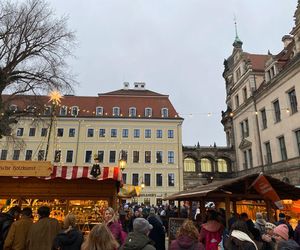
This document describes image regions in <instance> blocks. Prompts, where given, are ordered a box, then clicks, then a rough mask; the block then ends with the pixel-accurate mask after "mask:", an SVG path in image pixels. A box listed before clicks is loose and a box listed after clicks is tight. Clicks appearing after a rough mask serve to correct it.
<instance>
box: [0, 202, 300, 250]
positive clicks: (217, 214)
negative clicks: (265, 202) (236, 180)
mask: <svg viewBox="0 0 300 250" xmlns="http://www.w3.org/2000/svg"><path fill="white" fill-rule="evenodd" d="M37 212H38V216H39V219H38V221H36V222H33V217H32V210H31V208H29V207H26V208H23V209H22V210H21V209H20V207H18V206H15V207H12V208H11V209H10V210H9V211H8V212H7V213H0V250H3V249H4V250H119V249H121V250H155V249H156V250H166V249H167V248H168V249H169V250H184V249H186V250H241V249H242V250H300V221H299V223H298V225H297V227H296V228H295V230H293V228H292V226H291V225H290V224H289V221H288V219H287V218H286V216H285V214H283V213H280V214H279V218H278V221H277V222H274V223H273V222H270V221H269V222H268V221H266V219H265V218H264V215H263V214H262V213H256V220H255V222H253V221H252V220H251V219H250V218H249V217H248V215H247V214H246V213H241V214H232V217H231V218H230V219H229V221H228V222H227V223H226V220H225V211H224V210H223V209H219V210H218V211H217V210H216V209H215V208H207V209H206V211H203V212H202V211H200V209H199V208H198V209H196V211H195V213H194V214H193V215H190V214H189V212H190V210H189V209H188V208H187V207H185V206H182V207H181V209H180V210H179V209H178V208H177V207H175V206H171V205H166V206H158V207H154V206H151V207H150V206H145V205H137V204H134V205H133V204H125V205H123V206H121V208H120V209H119V211H114V209H113V208H111V207H108V208H107V209H106V210H105V214H104V216H103V218H104V219H103V222H101V223H99V224H96V225H95V226H94V227H93V228H92V229H91V231H90V232H89V233H88V234H86V235H84V234H83V233H82V232H81V231H80V230H79V228H78V227H77V224H76V216H75V215H74V214H72V213H69V214H68V215H66V217H65V219H64V222H63V225H61V223H59V221H58V220H56V219H54V218H50V217H49V216H50V208H49V207H47V206H42V207H40V208H39V209H38V211H37ZM171 217H181V218H186V219H185V220H184V222H183V223H182V224H181V226H180V227H179V228H178V231H177V234H176V238H175V239H174V240H172V241H171V242H170V244H169V246H167V247H166V232H167V231H168V226H169V225H168V219H169V218H171ZM191 218H193V219H191ZM226 225H228V227H226Z"/></svg>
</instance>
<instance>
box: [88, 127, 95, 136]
mask: <svg viewBox="0 0 300 250" xmlns="http://www.w3.org/2000/svg"><path fill="white" fill-rule="evenodd" d="M87 137H94V129H93V128H88V130H87Z"/></svg>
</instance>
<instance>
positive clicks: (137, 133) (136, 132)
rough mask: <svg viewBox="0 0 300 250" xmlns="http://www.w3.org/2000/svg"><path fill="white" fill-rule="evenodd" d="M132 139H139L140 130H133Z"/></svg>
mask: <svg viewBox="0 0 300 250" xmlns="http://www.w3.org/2000/svg"><path fill="white" fill-rule="evenodd" d="M133 137H134V138H140V130H139V129H134V130H133Z"/></svg>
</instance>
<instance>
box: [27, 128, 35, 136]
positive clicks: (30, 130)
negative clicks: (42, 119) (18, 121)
mask: <svg viewBox="0 0 300 250" xmlns="http://www.w3.org/2000/svg"><path fill="white" fill-rule="evenodd" d="M35 131H36V129H35V128H30V129H29V136H35Z"/></svg>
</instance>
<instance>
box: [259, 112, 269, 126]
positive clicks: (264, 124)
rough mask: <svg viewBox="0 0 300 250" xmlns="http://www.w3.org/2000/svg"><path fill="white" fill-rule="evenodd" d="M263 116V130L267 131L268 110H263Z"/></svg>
mask: <svg viewBox="0 0 300 250" xmlns="http://www.w3.org/2000/svg"><path fill="white" fill-rule="evenodd" d="M260 114H261V124H262V128H263V129H266V128H267V127H268V121H267V114H266V109H262V110H261V111H260Z"/></svg>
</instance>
